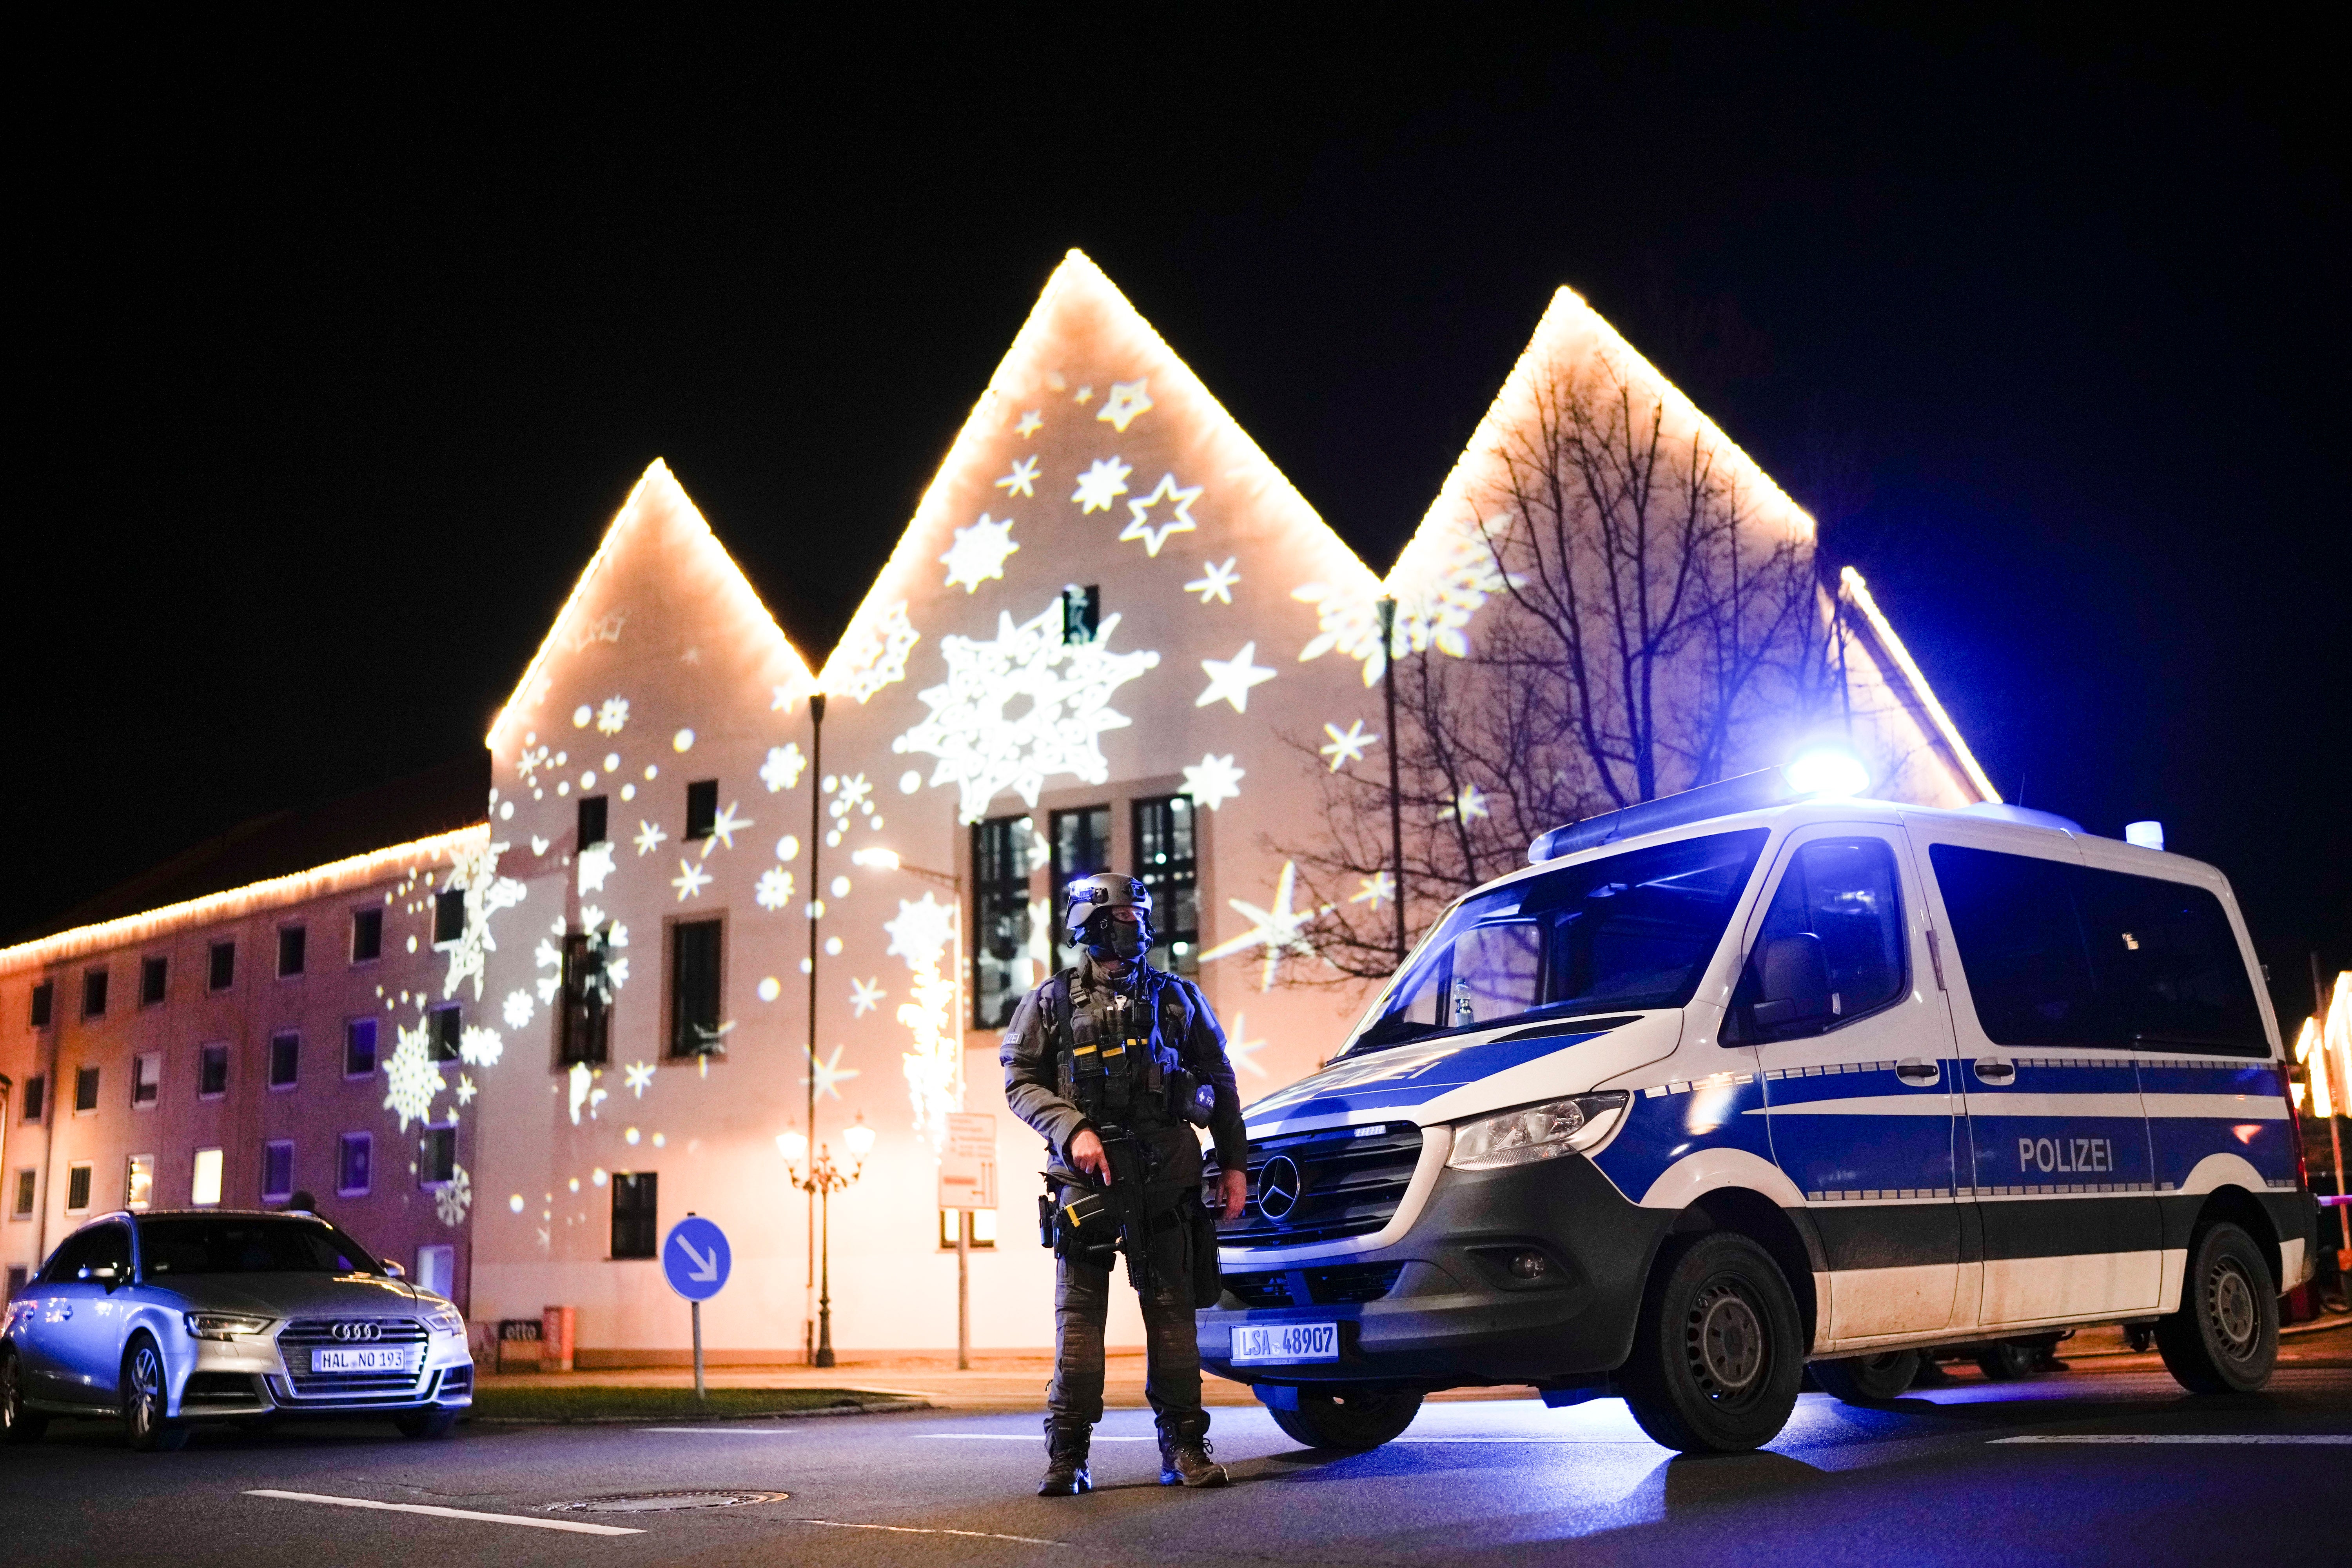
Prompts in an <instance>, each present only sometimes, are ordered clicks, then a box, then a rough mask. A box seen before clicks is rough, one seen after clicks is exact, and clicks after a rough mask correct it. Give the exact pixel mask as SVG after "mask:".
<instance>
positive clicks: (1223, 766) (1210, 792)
mask: <svg viewBox="0 0 2352 1568" xmlns="http://www.w3.org/2000/svg"><path fill="white" fill-rule="evenodd" d="M1248 773H1249V770H1248V769H1247V768H1237V767H1235V766H1234V754H1233V753H1232V752H1226V753H1225V754H1224V755H1223V756H1222V757H1221V756H1218V755H1217V754H1216V753H1215V752H1204V753H1203V754H1202V758H1201V761H1200V764H1199V765H1198V766H1196V767H1187V768H1186V769H1185V770H1184V793H1185V794H1186V795H1191V796H1192V799H1193V800H1194V801H1195V802H1197V803H1198V804H1200V805H1205V806H1207V807H1208V808H1209V809H1210V810H1211V811H1214V810H1216V809H1217V807H1218V806H1220V805H1223V804H1224V803H1225V802H1226V801H1229V800H1232V799H1234V797H1235V796H1237V795H1240V794H1241V793H1242V780H1243V779H1244V778H1245V777H1247V776H1248Z"/></svg>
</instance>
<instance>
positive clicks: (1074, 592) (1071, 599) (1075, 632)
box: [1062, 583, 1102, 647]
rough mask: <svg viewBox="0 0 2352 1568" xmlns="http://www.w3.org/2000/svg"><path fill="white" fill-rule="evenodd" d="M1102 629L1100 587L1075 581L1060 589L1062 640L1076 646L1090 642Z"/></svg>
mask: <svg viewBox="0 0 2352 1568" xmlns="http://www.w3.org/2000/svg"><path fill="white" fill-rule="evenodd" d="M1101 630H1102V589H1101V588H1099V587H1097V585H1095V584H1091V583H1089V584H1087V585H1086V586H1085V587H1083V588H1081V587H1080V586H1078V584H1076V583H1073V584H1070V585H1069V586H1068V587H1066V588H1065V589H1063V590H1062V640H1063V641H1064V642H1066V643H1068V644H1070V645H1072V646H1073V647H1075V646H1076V645H1077V644H1079V643H1090V642H1092V641H1094V640H1095V635H1096V634H1097V632H1099V631H1101Z"/></svg>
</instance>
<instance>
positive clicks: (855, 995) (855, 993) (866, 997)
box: [849, 974, 889, 1018]
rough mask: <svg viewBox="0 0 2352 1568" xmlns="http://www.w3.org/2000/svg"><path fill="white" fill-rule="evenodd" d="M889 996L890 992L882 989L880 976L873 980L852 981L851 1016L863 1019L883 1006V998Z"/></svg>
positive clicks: (850, 990) (850, 994)
mask: <svg viewBox="0 0 2352 1568" xmlns="http://www.w3.org/2000/svg"><path fill="white" fill-rule="evenodd" d="M888 994H889V993H888V992H887V991H885V990H883V989H882V977H881V976H880V975H878V974H877V975H876V976H875V977H874V978H873V979H871V980H856V979H853V980H851V981H850V983H849V1005H850V1010H851V1011H850V1016H852V1017H854V1018H863V1017H864V1016H866V1014H868V1013H871V1012H872V1011H874V1009H875V1008H877V1007H879V1006H880V1005H882V998H883V997H885V996H887V995H888Z"/></svg>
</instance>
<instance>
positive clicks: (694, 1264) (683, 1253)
mask: <svg viewBox="0 0 2352 1568" xmlns="http://www.w3.org/2000/svg"><path fill="white" fill-rule="evenodd" d="M661 1263H662V1277H663V1278H664V1279H667V1280H668V1281H669V1288H670V1289H673V1290H675V1291H677V1293H678V1294H679V1295H681V1296H683V1297H685V1298H686V1299H687V1300H689V1301H708V1300H710V1298H712V1297H713V1296H716V1295H718V1294H719V1288H720V1287H721V1286H723V1285H725V1284H726V1283H727V1271H728V1270H729V1269H730V1268H733V1267H734V1263H735V1257H734V1254H733V1253H732V1252H731V1251H730V1250H729V1248H728V1246H727V1233H726V1232H725V1231H723V1230H720V1229H719V1227H718V1226H716V1225H714V1224H712V1223H711V1222H710V1221H709V1220H707V1219H704V1218H702V1217H701V1216H700V1215H687V1216H686V1217H685V1218H684V1219H682V1220H680V1221H678V1222H677V1224H676V1225H674V1226H670V1227H669V1235H668V1236H667V1237H664V1238H663V1241H662V1252H661Z"/></svg>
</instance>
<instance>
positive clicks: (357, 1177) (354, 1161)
mask: <svg viewBox="0 0 2352 1568" xmlns="http://www.w3.org/2000/svg"><path fill="white" fill-rule="evenodd" d="M374 1164H375V1140H374V1139H373V1137H371V1136H369V1135H368V1134H367V1133H365V1132H346V1133H344V1134H343V1136H342V1140H341V1147H340V1148H338V1149H337V1150H336V1152H335V1195H336V1196H337V1197H339V1198H363V1197H365V1196H367V1194H368V1181H369V1178H370V1176H371V1175H372V1174H373V1166H374Z"/></svg>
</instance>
